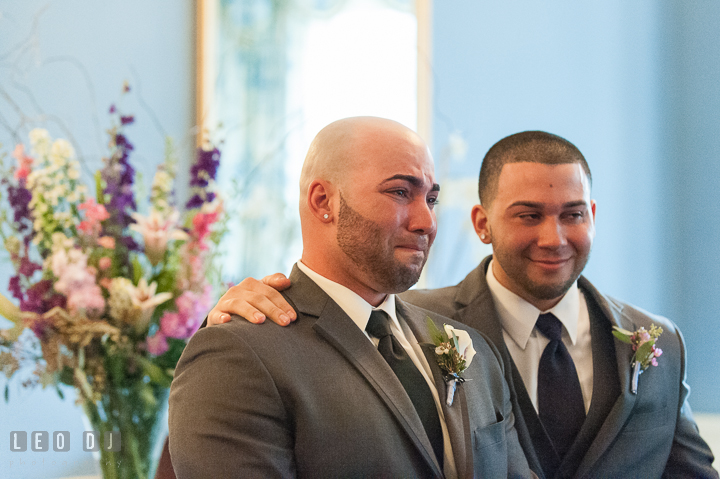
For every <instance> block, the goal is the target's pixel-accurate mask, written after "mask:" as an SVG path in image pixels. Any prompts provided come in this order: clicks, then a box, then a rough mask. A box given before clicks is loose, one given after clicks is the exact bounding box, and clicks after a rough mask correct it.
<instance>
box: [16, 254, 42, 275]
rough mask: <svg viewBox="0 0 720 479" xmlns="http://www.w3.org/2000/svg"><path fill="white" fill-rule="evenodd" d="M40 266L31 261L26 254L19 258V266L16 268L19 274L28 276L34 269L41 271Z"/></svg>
mask: <svg viewBox="0 0 720 479" xmlns="http://www.w3.org/2000/svg"><path fill="white" fill-rule="evenodd" d="M41 270H42V266H40V265H39V264H36V263H33V262H32V261H30V260H29V259H28V258H27V257H26V256H25V257H23V258H22V259H20V268H18V273H20V274H21V275H23V276H25V277H27V278H29V277H30V276H32V275H33V273H35V271H41Z"/></svg>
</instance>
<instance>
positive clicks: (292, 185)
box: [196, 0, 429, 279]
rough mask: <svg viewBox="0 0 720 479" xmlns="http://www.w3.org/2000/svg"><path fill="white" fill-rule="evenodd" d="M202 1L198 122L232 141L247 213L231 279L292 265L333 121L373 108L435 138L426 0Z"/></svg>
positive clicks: (226, 159) (227, 178)
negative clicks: (301, 181)
mask: <svg viewBox="0 0 720 479" xmlns="http://www.w3.org/2000/svg"><path fill="white" fill-rule="evenodd" d="M198 9H199V10H198V18H199V26H200V28H199V29H198V32H199V33H198V34H199V38H198V60H199V61H198V75H197V78H198V95H197V98H198V101H197V107H196V108H197V116H198V124H200V125H203V128H204V130H205V131H206V132H207V136H206V137H207V138H210V139H211V140H212V141H216V142H218V141H222V142H223V148H222V151H223V160H222V167H221V171H220V174H219V178H220V182H221V185H220V186H221V188H223V190H224V191H225V192H226V197H227V198H228V200H227V205H226V207H227V208H228V210H230V212H231V217H232V218H233V219H235V220H237V219H241V221H231V222H230V224H229V228H230V232H229V234H228V235H227V239H226V248H225V249H226V261H225V265H226V266H225V271H224V275H225V276H226V277H230V278H235V279H237V278H242V277H244V276H248V275H251V276H256V277H258V276H264V275H266V274H268V273H272V272H276V271H284V272H288V271H289V268H290V265H292V263H293V262H294V261H296V260H297V259H298V258H299V257H300V251H301V245H300V229H299V221H298V214H297V202H298V198H297V190H298V188H297V183H298V178H299V174H300V168H301V165H302V162H303V159H304V157H305V154H306V152H307V148H308V146H309V144H310V142H311V141H312V138H313V137H314V136H315V134H316V133H317V132H318V131H319V130H320V129H321V128H322V127H324V126H325V125H327V124H328V123H330V122H332V121H334V120H337V119H339V118H344V117H348V116H358V115H372V116H381V117H386V118H391V119H394V120H396V121H399V122H400V123H403V124H405V125H407V126H408V127H410V128H412V129H415V130H418V131H419V132H420V133H421V134H423V133H425V135H424V136H425V137H426V138H427V137H428V136H429V135H427V132H428V131H429V127H428V125H427V123H428V117H429V115H428V114H427V112H428V110H429V109H428V107H427V105H428V103H429V98H428V97H429V95H428V92H429V88H428V84H429V82H428V81H427V79H426V78H427V76H426V75H425V68H424V67H423V65H426V64H428V63H429V60H428V57H429V51H428V48H427V47H426V45H427V44H428V39H427V37H428V33H427V32H428V25H427V23H428V21H427V18H428V15H427V9H428V3H427V0H426V1H424V2H423V1H420V0H418V1H417V2H416V1H412V0H205V1H200V2H198ZM419 64H420V65H421V67H420V75H419V68H418V65H419ZM419 98H420V99H421V101H418V99H419Z"/></svg>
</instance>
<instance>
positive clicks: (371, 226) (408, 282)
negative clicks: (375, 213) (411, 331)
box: [337, 195, 429, 293]
mask: <svg viewBox="0 0 720 479" xmlns="http://www.w3.org/2000/svg"><path fill="white" fill-rule="evenodd" d="M384 236H385V234H384V233H383V231H382V228H381V227H380V225H378V224H377V223H375V222H374V221H372V220H370V219H368V218H365V217H364V216H362V215H361V214H360V213H358V212H357V211H355V210H354V209H352V208H351V207H350V206H349V205H348V204H347V203H346V202H345V199H344V198H343V197H342V195H340V211H339V214H338V227H337V242H338V246H340V249H341V250H342V251H343V252H344V253H345V255H346V256H347V257H348V258H350V260H351V261H352V262H353V263H354V264H355V265H356V266H357V268H358V269H359V270H360V271H362V272H363V273H364V274H366V275H367V277H368V278H370V280H371V281H373V282H374V283H375V287H377V288H379V290H380V292H382V293H402V292H403V291H407V290H408V289H409V288H410V287H411V286H412V285H414V284H415V283H417V282H418V280H419V279H420V273H422V269H423V266H425V261H427V253H428V249H429V246H428V247H427V248H426V250H425V254H424V255H423V258H422V261H421V262H420V264H417V263H416V264H414V265H411V264H405V263H402V262H400V261H398V260H397V259H396V258H395V255H394V250H393V249H392V247H391V248H390V249H389V250H388V248H387V247H386V246H385V244H384V243H383V241H382V240H383V239H384Z"/></svg>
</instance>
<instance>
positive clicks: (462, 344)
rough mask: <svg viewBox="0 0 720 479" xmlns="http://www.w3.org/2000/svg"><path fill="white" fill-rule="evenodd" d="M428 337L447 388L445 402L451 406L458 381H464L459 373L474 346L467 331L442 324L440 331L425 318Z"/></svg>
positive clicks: (473, 354) (464, 367) (468, 364)
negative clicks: (433, 346) (430, 339)
mask: <svg viewBox="0 0 720 479" xmlns="http://www.w3.org/2000/svg"><path fill="white" fill-rule="evenodd" d="M427 325H428V329H429V330H430V337H431V338H432V340H433V344H434V345H435V360H436V361H437V364H438V366H440V370H441V371H442V374H443V379H444V380H445V385H446V388H447V391H446V393H447V394H446V399H445V403H446V404H447V405H448V406H452V403H453V399H454V398H455V390H456V389H457V385H458V383H463V382H465V379H464V378H463V377H461V376H460V374H461V373H462V372H463V371H465V370H466V369H467V368H468V367H469V366H470V363H471V362H472V359H473V356H475V348H473V345H472V339H471V338H470V335H469V334H468V333H467V331H463V330H461V329H455V328H453V327H452V326H450V325H448V324H445V325H443V329H444V331H440V330H439V329H438V328H437V326H435V323H434V322H433V320H432V319H430V318H427Z"/></svg>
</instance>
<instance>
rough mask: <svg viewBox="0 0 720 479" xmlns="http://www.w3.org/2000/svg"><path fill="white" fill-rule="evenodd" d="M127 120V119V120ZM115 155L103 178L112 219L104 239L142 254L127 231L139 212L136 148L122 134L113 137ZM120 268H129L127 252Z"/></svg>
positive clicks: (120, 259)
mask: <svg viewBox="0 0 720 479" xmlns="http://www.w3.org/2000/svg"><path fill="white" fill-rule="evenodd" d="M126 118H127V117H126ZM113 141H114V143H115V151H114V152H113V155H112V156H111V157H110V158H109V159H106V160H105V166H104V167H103V169H102V170H101V176H102V178H103V180H105V185H106V186H105V191H104V192H103V193H104V194H105V196H106V201H105V208H106V209H107V212H108V213H109V214H110V218H109V219H108V220H107V221H105V222H104V224H103V226H104V229H103V231H102V235H103V236H111V237H113V238H115V240H116V243H117V244H119V245H124V246H125V247H126V248H127V250H128V251H140V246H139V245H138V244H137V243H136V242H135V240H133V238H132V237H131V236H130V235H129V234H127V232H126V231H125V229H126V228H127V227H128V226H129V225H131V224H132V223H134V220H133V219H132V216H131V215H132V213H134V212H135V211H136V210H137V205H136V204H135V197H134V195H133V191H132V185H133V181H134V178H135V169H134V168H133V167H132V165H131V164H130V161H129V156H130V152H131V151H132V150H133V145H132V144H131V143H130V142H129V141H128V139H127V138H126V137H125V135H123V134H122V133H115V134H114V136H113ZM118 264H119V265H121V266H122V267H124V268H128V269H129V268H130V262H129V257H128V255H127V254H126V252H122V251H119V252H118Z"/></svg>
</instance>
